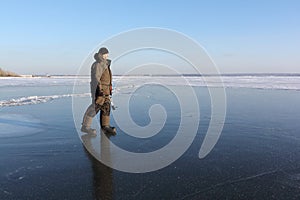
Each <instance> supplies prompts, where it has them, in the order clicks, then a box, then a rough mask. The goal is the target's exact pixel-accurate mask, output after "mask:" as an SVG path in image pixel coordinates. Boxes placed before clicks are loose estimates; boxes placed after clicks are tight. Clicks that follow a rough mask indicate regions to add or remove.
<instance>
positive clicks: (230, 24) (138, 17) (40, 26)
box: [0, 0, 300, 74]
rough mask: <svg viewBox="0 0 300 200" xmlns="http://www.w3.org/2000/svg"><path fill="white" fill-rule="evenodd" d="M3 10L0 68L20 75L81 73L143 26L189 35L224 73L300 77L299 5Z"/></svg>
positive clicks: (72, 5)
mask: <svg viewBox="0 0 300 200" xmlns="http://www.w3.org/2000/svg"><path fill="white" fill-rule="evenodd" d="M0 5H1V6H0V19H1V21H0V27H1V32H0V46H1V48H0V67H1V68H3V69H5V70H9V71H14V72H17V73H20V74H45V73H50V74H75V73H76V72H77V70H78V68H79V67H80V65H81V64H82V63H83V62H84V60H85V59H86V57H87V56H88V55H89V53H91V52H93V51H94V50H95V48H96V47H97V46H98V45H99V44H100V43H101V42H102V41H104V40H106V39H108V38H110V37H111V36H113V35H117V34H119V33H121V32H124V31H128V30H131V29H136V28H143V27H160V28H167V29H172V30H175V31H178V32H181V33H183V34H185V35H187V36H189V37H191V38H192V39H194V40H195V41H197V42H198V43H199V44H200V45H202V46H203V47H204V48H205V49H206V51H207V52H208V54H209V55H210V56H211V58H212V59H213V60H214V62H215V63H216V64H217V66H218V68H219V70H220V71H221V72H222V73H247V72H249V73H300V56H299V46H300V37H299V36H300V12H299V10H300V1H297V0H293V1H292V0H286V1H283V0H280V1H279V0H278V1H276V0H260V1H259V0H252V1H239V0H235V1H234V0H228V1H223V0H219V1H217V0H212V1H204V0H199V1H198V0H195V1H176V0H172V1H171V0H165V1H160V0H153V1H137V0H135V1H131V0H127V1H114V0H112V1H102V0H98V1H96V0H94V1H83V0H62V1H59V0H44V1H39V0H26V1H21V0H19V1H17V0H10V1H6V0H0ZM112 67H113V66H112ZM113 70H114V69H113ZM115 71H117V70H116V69H115Z"/></svg>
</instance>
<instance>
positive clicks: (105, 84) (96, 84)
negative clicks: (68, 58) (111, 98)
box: [91, 53, 112, 100]
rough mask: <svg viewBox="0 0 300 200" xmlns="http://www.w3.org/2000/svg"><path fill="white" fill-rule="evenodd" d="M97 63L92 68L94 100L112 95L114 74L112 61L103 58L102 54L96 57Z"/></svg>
mask: <svg viewBox="0 0 300 200" xmlns="http://www.w3.org/2000/svg"><path fill="white" fill-rule="evenodd" d="M94 58H95V60H96V61H95V62H94V63H93V65H92V67H91V93H92V98H93V100H94V99H95V97H96V98H97V97H98V96H101V95H110V94H111V86H112V74H111V70H110V62H111V61H110V60H105V59H103V58H102V55H101V54H98V53H96V54H95V55H94Z"/></svg>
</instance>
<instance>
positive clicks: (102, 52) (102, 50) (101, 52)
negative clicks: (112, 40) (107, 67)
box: [98, 47, 109, 55]
mask: <svg viewBox="0 0 300 200" xmlns="http://www.w3.org/2000/svg"><path fill="white" fill-rule="evenodd" d="M98 53H99V54H102V55H104V54H107V53H109V52H108V49H107V48H105V47H102V48H100V49H99V51H98Z"/></svg>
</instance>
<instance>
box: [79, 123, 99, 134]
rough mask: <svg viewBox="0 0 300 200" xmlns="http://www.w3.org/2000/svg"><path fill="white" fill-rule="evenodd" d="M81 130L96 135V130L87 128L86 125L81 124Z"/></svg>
mask: <svg viewBox="0 0 300 200" xmlns="http://www.w3.org/2000/svg"><path fill="white" fill-rule="evenodd" d="M81 132H84V133H87V134H90V135H91V136H97V131H96V129H92V128H87V127H86V126H84V125H82V126H81Z"/></svg>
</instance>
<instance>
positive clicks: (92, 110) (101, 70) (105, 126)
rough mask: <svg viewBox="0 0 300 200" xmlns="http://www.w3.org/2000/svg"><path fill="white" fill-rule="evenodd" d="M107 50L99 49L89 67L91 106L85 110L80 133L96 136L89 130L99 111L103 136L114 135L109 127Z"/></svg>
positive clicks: (108, 67)
mask: <svg viewBox="0 0 300 200" xmlns="http://www.w3.org/2000/svg"><path fill="white" fill-rule="evenodd" d="M108 54H109V52H108V50H107V48H105V47H102V48H100V49H99V51H98V53H96V54H95V55H94V58H95V60H96V61H95V62H94V63H93V65H92V67H91V95H92V104H91V105H90V106H89V107H88V108H87V110H86V112H85V114H84V117H83V122H82V126H81V131H82V132H85V133H89V134H92V135H96V130H95V129H92V128H91V124H92V121H93V118H94V117H95V116H96V114H97V113H98V112H99V111H100V125H101V129H102V131H103V132H104V133H105V134H111V135H115V134H116V129H115V128H114V127H111V126H110V117H109V115H110V106H111V102H110V95H111V94H112V74H111V70H110V64H111V60H109V59H107V58H108Z"/></svg>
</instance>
